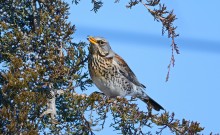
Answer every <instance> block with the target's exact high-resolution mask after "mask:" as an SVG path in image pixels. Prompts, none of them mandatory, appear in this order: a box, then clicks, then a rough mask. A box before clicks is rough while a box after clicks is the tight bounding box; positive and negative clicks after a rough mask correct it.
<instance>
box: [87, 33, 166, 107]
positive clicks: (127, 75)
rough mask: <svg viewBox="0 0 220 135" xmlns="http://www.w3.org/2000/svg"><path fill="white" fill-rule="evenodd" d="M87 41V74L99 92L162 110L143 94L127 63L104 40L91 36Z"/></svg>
mask: <svg viewBox="0 0 220 135" xmlns="http://www.w3.org/2000/svg"><path fill="white" fill-rule="evenodd" d="M87 39H88V40H89V42H90V47H89V60H88V68H89V73H90V76H91V78H92V81H93V83H94V84H95V85H96V86H97V87H98V89H99V90H101V91H102V92H103V93H104V94H105V95H107V96H109V97H111V98H115V97H117V96H120V97H125V96H132V97H137V98H139V99H141V100H142V101H144V102H145V103H147V104H148V103H149V104H150V105H151V106H152V107H153V108H154V109H155V110H157V111H159V110H160V109H162V110H164V108H163V107H162V106H161V105H159V104H158V103H157V102H156V101H154V100H153V99H152V98H151V97H149V96H148V95H147V94H146V93H145V92H144V89H145V88H146V87H145V86H144V85H143V84H141V83H140V82H139V81H138V80H137V78H136V76H135V74H134V73H133V72H132V70H131V69H130V68H129V66H128V65H127V63H126V62H125V61H124V60H123V59H122V58H121V57H120V56H119V55H118V54H116V53H115V52H114V51H113V50H112V49H111V47H110V45H109V43H108V41H107V40H106V39H104V38H102V37H92V36H89V37H88V38H87Z"/></svg>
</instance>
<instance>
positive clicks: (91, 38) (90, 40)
mask: <svg viewBox="0 0 220 135" xmlns="http://www.w3.org/2000/svg"><path fill="white" fill-rule="evenodd" d="M87 39H88V40H89V42H90V43H92V44H97V40H95V38H94V37H92V36H89V37H88V38H87Z"/></svg>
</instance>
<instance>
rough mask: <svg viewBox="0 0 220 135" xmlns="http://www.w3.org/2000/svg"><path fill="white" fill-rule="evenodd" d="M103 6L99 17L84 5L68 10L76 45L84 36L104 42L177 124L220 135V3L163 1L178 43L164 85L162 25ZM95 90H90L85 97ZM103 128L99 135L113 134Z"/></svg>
mask: <svg viewBox="0 0 220 135" xmlns="http://www.w3.org/2000/svg"><path fill="white" fill-rule="evenodd" d="M103 2H104V6H103V7H102V8H101V9H100V10H99V11H98V13H97V14H95V13H94V12H91V11H90V10H91V9H92V5H91V4H90V3H89V2H88V1H81V2H80V3H79V5H77V6H76V5H71V15H70V18H69V20H70V21H71V23H73V24H75V25H76V28H77V31H76V33H75V35H74V40H75V41H86V37H87V35H95V36H103V37H105V38H106V39H107V40H108V41H109V42H110V45H111V46H112V49H113V50H114V51H115V52H117V53H118V54H119V55H121V56H122V57H123V58H124V59H125V60H126V61H127V63H128V65H129V66H130V67H131V69H132V70H133V71H134V73H135V74H136V76H137V77H138V79H139V81H140V82H142V83H143V84H144V85H146V86H147V93H148V94H149V95H150V96H152V97H153V98H154V99H155V100H156V101H158V102H159V103H160V104H161V105H162V106H163V107H164V108H166V110H167V111H169V112H175V115H176V118H178V119H180V120H181V119H182V118H185V119H187V120H191V121H197V122H200V123H201V126H203V127H205V130H204V131H203V132H202V133H204V134H209V133H210V132H213V133H220V127H219V121H220V116H219V114H220V106H219V103H220V98H219V96H220V85H219V84H220V81H219V80H220V62H219V59H220V18H219V14H218V13H219V11H218V9H219V4H220V1H217V0H214V1H212V2H207V1H191V0H185V1H175V0H168V1H162V2H165V3H166V5H167V7H168V9H174V13H175V14H176V15H177V18H178V20H176V22H175V25H176V26H178V29H177V32H178V33H179V34H180V37H178V38H177V39H176V42H177V44H178V46H179V49H180V55H177V56H176V65H175V67H174V68H172V70H171V74H170V79H169V81H168V82H165V77H166V73H167V65H168V64H169V60H170V55H171V48H170V44H171V40H170V39H167V35H165V36H161V24H160V23H158V22H156V21H154V19H153V17H152V16H151V15H150V14H149V13H148V12H147V10H146V8H145V7H144V6H143V5H138V6H136V7H133V8H132V9H131V10H130V9H127V8H126V7H125V5H126V4H127V3H126V2H128V1H121V2H120V3H118V4H115V3H114V0H108V1H103ZM95 90H97V91H98V89H97V88H96V87H93V88H91V89H90V90H89V91H88V93H90V92H92V91H95ZM138 104H140V107H142V106H143V108H144V107H146V106H145V105H144V104H142V103H141V102H140V103H139V102H138ZM109 120H111V119H109ZM106 127H107V128H106V129H104V130H103V131H101V132H99V133H98V134H103V133H110V132H113V131H112V130H113V129H112V128H108V125H107V124H106ZM166 133H169V132H168V131H167V132H165V134H166Z"/></svg>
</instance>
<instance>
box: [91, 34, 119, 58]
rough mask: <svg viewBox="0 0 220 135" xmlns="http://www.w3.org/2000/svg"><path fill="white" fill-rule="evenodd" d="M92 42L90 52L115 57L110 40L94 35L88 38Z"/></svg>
mask: <svg viewBox="0 0 220 135" xmlns="http://www.w3.org/2000/svg"><path fill="white" fill-rule="evenodd" d="M87 39H88V40H89V42H90V47H89V53H90V54H98V55H100V56H101V57H107V58H110V57H113V56H114V55H115V53H114V52H113V51H112V49H111V46H110V45H109V43H108V41H107V40H106V39H104V38H103V37H92V36H88V38H87Z"/></svg>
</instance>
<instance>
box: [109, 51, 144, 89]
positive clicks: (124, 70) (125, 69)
mask: <svg viewBox="0 0 220 135" xmlns="http://www.w3.org/2000/svg"><path fill="white" fill-rule="evenodd" d="M113 60H114V61H115V62H116V63H117V64H118V66H120V68H119V71H120V73H121V74H122V75H123V76H124V77H125V78H127V79H128V80H129V81H131V82H132V83H133V84H135V85H137V86H140V87H143V88H146V87H145V86H144V85H143V84H141V83H140V82H139V81H138V80H137V77H136V76H135V74H134V73H133V71H132V70H131V69H130V67H129V66H128V64H127V63H126V62H125V61H124V60H123V59H122V58H121V57H120V56H119V55H118V54H116V55H115V57H113Z"/></svg>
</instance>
